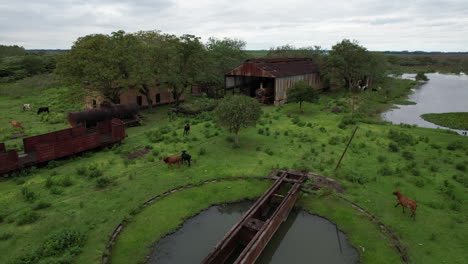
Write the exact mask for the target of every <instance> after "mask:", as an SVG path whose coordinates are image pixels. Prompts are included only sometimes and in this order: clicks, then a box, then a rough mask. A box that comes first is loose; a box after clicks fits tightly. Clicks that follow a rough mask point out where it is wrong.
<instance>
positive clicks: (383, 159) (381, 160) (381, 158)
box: [377, 155, 387, 163]
mask: <svg viewBox="0 0 468 264" xmlns="http://www.w3.org/2000/svg"><path fill="white" fill-rule="evenodd" d="M377 160H378V161H379V162H380V163H383V162H385V161H386V160H387V157H385V156H382V155H379V156H377Z"/></svg>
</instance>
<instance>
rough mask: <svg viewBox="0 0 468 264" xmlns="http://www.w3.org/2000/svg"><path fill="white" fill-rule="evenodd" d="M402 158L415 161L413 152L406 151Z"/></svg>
mask: <svg viewBox="0 0 468 264" xmlns="http://www.w3.org/2000/svg"><path fill="white" fill-rule="evenodd" d="M402 156H403V158H405V159H406V160H414V154H413V153H412V152H409V151H405V152H403V153H402Z"/></svg>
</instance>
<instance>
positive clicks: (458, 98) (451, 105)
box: [382, 73, 468, 134]
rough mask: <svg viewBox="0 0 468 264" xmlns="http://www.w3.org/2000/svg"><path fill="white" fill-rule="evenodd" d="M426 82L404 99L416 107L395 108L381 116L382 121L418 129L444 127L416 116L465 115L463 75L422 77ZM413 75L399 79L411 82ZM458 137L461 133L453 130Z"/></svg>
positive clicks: (467, 97) (467, 100) (467, 87)
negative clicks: (412, 126) (461, 113)
mask: <svg viewBox="0 0 468 264" xmlns="http://www.w3.org/2000/svg"><path fill="white" fill-rule="evenodd" d="M426 75H427V77H429V81H428V82H426V83H425V84H423V85H421V87H419V88H416V89H414V90H413V91H414V93H413V94H411V95H410V96H409V98H408V100H409V101H413V102H416V103H417V104H416V105H397V106H398V107H399V108H398V109H392V110H389V111H387V112H385V113H382V119H383V120H386V121H390V122H392V123H395V124H400V123H404V124H411V125H418V126H421V127H430V128H444V129H448V128H445V127H440V126H438V125H435V124H433V123H430V122H427V121H425V120H424V119H422V118H421V117H420V116H421V115H422V114H426V113H447V112H468V76H467V75H465V74H460V75H455V74H440V73H429V74H426ZM414 77H415V74H403V76H402V77H401V78H405V79H413V80H414ZM451 130H454V131H457V132H458V133H460V134H461V132H462V130H456V129H451Z"/></svg>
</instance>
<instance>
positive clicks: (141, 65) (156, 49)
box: [131, 31, 165, 110]
mask: <svg viewBox="0 0 468 264" xmlns="http://www.w3.org/2000/svg"><path fill="white" fill-rule="evenodd" d="M134 35H135V37H136V38H137V39H138V43H137V45H136V47H135V50H134V51H133V54H134V56H135V59H136V61H137V63H136V64H134V65H133V69H132V74H131V76H132V79H133V80H134V84H135V87H138V88H139V92H140V94H142V95H144V96H145V97H146V100H147V102H148V108H149V109H150V110H151V108H152V105H153V98H151V93H150V91H151V88H152V87H160V86H161V74H162V65H163V64H162V63H161V61H162V59H163V58H165V56H164V52H165V50H164V46H165V36H164V35H163V34H161V32H160V31H140V32H137V33H135V34H134Z"/></svg>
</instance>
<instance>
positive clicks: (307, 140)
mask: <svg viewBox="0 0 468 264" xmlns="http://www.w3.org/2000/svg"><path fill="white" fill-rule="evenodd" d="M392 82H398V83H394V85H395V87H397V86H398V87H400V88H401V90H407V89H408V87H407V86H408V84H407V83H406V82H404V81H402V82H401V83H399V81H392ZM395 89H397V88H395ZM376 96H377V95H375V93H374V94H372V93H368V95H365V96H361V100H367V101H364V102H371V100H372V102H374V101H376V100H377V99H378V100H380V101H378V100H377V101H378V102H375V103H373V104H371V103H369V104H366V105H363V106H362V108H361V110H359V111H361V112H362V113H358V112H359V111H358V112H356V113H354V115H357V116H359V115H364V113H369V114H372V113H377V112H374V111H377V110H375V109H373V108H372V107H377V108H383V107H384V105H385V103H388V102H390V101H392V100H396V99H397V96H396V95H395V96H393V94H391V93H389V94H386V95H385V96H383V97H380V98H376ZM368 97H372V98H368ZM25 98H26V97H21V98H16V99H15V98H12V97H0V107H1V111H2V113H7V114H6V115H2V117H0V118H1V124H2V125H1V129H4V130H2V136H3V137H4V140H5V139H6V138H7V137H6V136H7V135H8V134H9V133H10V132H11V131H7V130H8V129H7V128H8V126H9V124H8V123H7V122H9V121H10V119H13V118H14V119H15V120H17V121H20V122H22V124H23V126H25V127H26V128H27V129H31V132H29V131H28V134H37V133H43V132H46V131H53V130H56V129H60V128H65V127H66V124H65V123H64V122H61V123H59V124H49V123H48V122H44V121H41V119H40V118H39V117H37V116H36V115H35V114H34V113H32V112H23V111H22V110H21V105H22V104H23V103H25ZM44 98H47V97H44ZM44 98H43V99H44ZM343 102H345V101H344V100H340V99H339V98H338V95H323V96H322V98H321V100H320V102H319V103H318V104H306V105H305V106H304V109H305V113H303V114H299V111H298V105H295V104H288V105H284V106H281V107H269V106H265V107H263V108H262V109H263V111H264V113H263V115H262V118H261V120H260V121H259V122H258V124H257V126H256V127H251V128H247V129H245V130H243V131H241V133H240V146H239V147H235V146H234V145H233V137H232V135H230V134H229V133H227V132H226V131H224V130H223V129H222V128H219V127H217V126H216V125H215V124H214V123H213V122H212V121H211V117H210V114H202V115H201V116H198V117H196V118H193V117H190V118H187V117H182V116H179V117H177V118H176V120H174V121H169V120H168V119H167V114H166V113H167V109H166V108H165V107H162V108H156V109H154V111H153V112H152V113H148V112H143V115H144V116H145V120H144V122H143V125H142V126H140V127H133V128H129V129H128V130H127V133H128V138H127V139H125V140H124V141H123V142H122V144H121V145H115V146H114V147H112V148H108V149H103V150H101V151H94V152H88V153H85V154H83V155H80V156H76V157H73V158H68V159H64V160H60V161H56V162H51V163H49V165H48V166H47V167H43V168H38V169H32V170H29V172H28V173H26V172H25V173H22V174H20V175H16V177H13V178H9V179H3V180H1V181H0V252H2V254H0V263H27V262H25V261H24V258H23V262H21V261H19V260H18V258H19V257H21V256H23V257H24V256H25V255H27V254H31V252H33V251H34V250H35V249H36V248H38V247H39V246H40V245H41V244H43V243H44V241H45V240H46V237H47V236H48V234H50V233H51V232H52V231H55V230H60V229H62V228H73V229H74V230H78V231H80V232H82V233H84V234H86V242H85V243H84V246H83V247H82V248H81V250H77V251H76V252H75V251H73V254H71V255H67V256H65V255H57V256H46V257H44V258H43V259H42V262H40V260H38V261H36V262H30V263H70V262H72V263H99V262H100V258H101V256H102V254H103V253H104V251H105V246H106V242H107V239H108V237H109V235H110V234H111V232H112V231H113V229H114V228H115V227H116V226H117V225H118V224H119V223H121V222H122V221H123V220H124V219H127V220H129V221H130V224H129V226H128V229H126V230H125V231H124V233H123V234H122V237H123V238H128V241H127V242H128V244H126V245H124V244H120V240H119V242H118V243H117V245H116V247H115V250H114V251H113V252H110V254H111V256H112V257H113V259H114V260H115V262H113V263H137V261H139V260H140V259H141V258H142V256H144V255H145V254H147V253H148V247H149V246H151V245H152V244H153V243H154V242H155V241H156V240H157V239H158V238H159V237H161V236H163V235H164V234H166V233H168V232H171V231H173V230H174V229H175V228H176V227H177V226H178V225H179V224H180V223H182V221H183V219H185V218H187V217H189V216H191V215H193V214H195V213H197V212H199V211H200V210H203V208H206V207H208V206H209V205H210V204H212V203H218V202H223V201H234V200H238V199H242V198H246V197H250V198H252V197H255V196H258V195H260V194H261V193H262V191H263V190H265V189H266V188H267V187H268V184H267V183H266V182H259V181H254V180H252V181H235V182H221V183H216V184H212V185H207V186H201V187H196V188H193V189H190V190H187V192H185V191H184V193H178V194H175V195H174V196H169V197H167V198H166V199H163V200H161V201H158V202H156V203H154V204H153V205H151V206H149V207H148V208H146V209H144V210H142V211H141V212H140V213H136V212H139V211H140V206H141V205H142V204H143V203H144V202H145V201H146V200H148V199H150V198H151V197H153V196H155V195H158V194H161V193H163V192H165V191H167V190H170V189H172V188H175V187H178V186H183V185H186V184H190V183H192V184H197V183H200V182H202V181H205V180H208V179H220V178H232V177H239V176H242V177H247V178H252V179H256V178H259V177H264V176H266V175H267V174H268V172H269V171H270V170H271V169H273V168H295V169H307V170H311V171H314V172H316V173H319V174H322V175H324V176H329V177H333V178H335V179H336V180H337V181H338V182H339V183H340V184H341V185H342V186H343V187H344V188H345V193H344V194H342V195H343V197H346V198H348V199H350V200H352V201H354V202H356V203H358V204H359V205H361V206H362V207H364V208H365V209H366V210H368V211H370V212H371V213H372V214H374V215H375V216H376V217H378V219H379V220H381V221H382V222H383V223H385V224H386V225H388V226H390V227H391V228H392V230H393V231H394V233H396V234H397V235H398V237H399V238H400V239H401V241H402V243H403V245H404V246H405V247H406V248H407V250H408V254H409V257H410V259H411V263H464V262H465V260H466V259H467V257H468V255H467V253H466V248H468V242H467V240H466V235H467V230H468V223H467V221H468V219H467V218H468V215H467V213H466V212H467V209H468V208H467V203H466V198H467V193H466V188H467V187H468V176H467V168H466V160H467V157H468V148H467V146H468V138H466V137H462V136H460V135H455V134H453V133H448V132H445V131H442V130H435V129H427V128H417V127H413V126H406V125H401V126H399V125H390V124H387V123H383V122H374V121H370V120H367V119H358V120H361V121H362V122H360V123H358V124H357V125H358V126H359V129H358V132H357V134H356V136H355V139H354V141H353V142H352V144H351V147H350V149H349V150H348V153H347V154H346V156H345V158H344V160H343V162H342V164H341V167H340V169H339V170H338V171H337V172H335V171H334V167H335V165H336V163H337V161H338V158H339V157H340V155H341V152H342V151H343V149H344V147H345V145H346V143H347V140H348V138H349V136H350V135H351V132H352V130H353V128H354V125H352V122H350V121H349V120H350V117H351V113H350V112H349V109H350V107H349V105H348V106H346V105H345V103H343ZM335 105H339V106H341V107H342V108H343V109H348V110H347V111H345V112H343V113H339V114H334V113H331V111H330V107H329V106H335ZM5 116H7V117H5ZM186 121H190V122H191V124H192V129H191V134H190V135H189V136H188V137H185V138H184V137H182V132H183V124H185V122H186ZM345 121H346V122H345ZM5 141H6V143H7V146H9V147H12V146H14V145H18V143H19V142H20V141H19V140H5ZM143 148H147V149H150V152H149V153H148V154H146V155H145V156H144V157H141V158H136V159H128V158H127V155H128V153H132V152H135V151H138V150H141V149H143ZM181 150H188V152H189V153H190V154H191V155H192V158H193V159H194V163H193V166H192V167H191V168H187V167H182V168H180V169H178V168H172V169H171V168H168V167H167V166H165V165H164V164H157V163H156V162H157V161H158V160H160V158H161V157H162V156H166V155H174V154H176V153H178V152H179V151H181ZM103 179H105V180H103ZM226 185H229V186H232V189H231V190H230V191H229V192H224V193H223V192H222V191H220V190H223V189H224V188H226ZM25 189H26V190H27V191H25ZM396 189H399V190H400V191H401V192H402V193H403V194H404V195H407V196H408V197H410V198H412V199H415V200H416V201H417V202H418V204H419V206H418V211H417V217H416V221H413V220H412V219H411V218H410V217H409V213H408V212H406V214H403V213H402V212H401V208H394V205H395V203H396V198H395V196H393V195H392V191H394V190H396ZM31 193H33V194H32V195H31ZM194 201H198V202H199V203H197V204H196V206H195V205H193V204H191V203H193V202H194ZM340 201H341V200H340V199H337V198H336V196H335V195H331V196H320V197H319V196H313V195H308V196H303V197H302V198H301V199H300V200H299V205H301V206H303V207H304V208H306V209H307V210H309V211H311V212H314V213H317V214H320V215H323V216H324V217H327V218H329V219H330V220H332V221H335V222H336V223H337V224H338V226H339V227H340V228H341V229H342V230H344V231H345V232H346V233H347V235H348V236H349V238H350V241H351V243H352V244H353V245H354V246H355V247H356V248H357V249H359V250H360V253H361V254H362V260H363V262H364V263H395V262H398V261H399V258H398V255H397V254H396V251H395V250H394V249H393V248H392V247H390V246H389V245H388V244H389V241H387V240H386V239H385V238H383V237H382V236H381V235H380V233H379V231H377V230H378V227H376V226H375V225H373V224H372V223H370V222H368V221H367V220H366V219H364V218H363V217H362V216H361V215H360V213H359V212H358V211H357V210H356V209H354V208H352V207H350V206H349V205H347V204H344V203H342V202H340ZM41 203H42V204H49V205H50V206H49V207H47V206H46V208H42V209H40V208H41V207H44V206H40V205H39V204H41ZM168 206H170V207H171V208H175V209H174V211H173V212H170V213H169V212H168V213H167V214H166V213H161V212H166V211H167V210H166V209H167V208H168ZM33 208H34V209H35V210H33ZM161 208H162V209H161ZM164 208H166V209H165V210H163V209H164ZM160 210H161V211H160ZM31 212H32V213H31ZM158 213H160V215H159V218H157V219H155V221H166V222H165V223H166V224H162V225H154V228H152V229H151V231H150V232H142V231H141V230H142V228H144V227H145V226H144V225H146V224H147V223H145V222H144V221H143V225H142V224H140V223H141V221H140V220H141V219H143V218H144V217H151V216H153V215H158ZM31 215H35V216H33V217H32V216H31ZM166 216H167V218H166ZM25 222H26V223H25ZM28 222H30V223H28ZM123 240H125V239H123ZM140 246H141V248H138V249H137V248H136V247H140ZM361 247H363V248H365V250H362V249H361ZM125 256H127V257H125ZM128 257H134V258H131V261H132V262H128V260H127V259H128ZM60 258H62V259H64V261H62V262H57V261H58V259H60ZM65 260H67V261H68V262H66V261H65ZM53 261H56V262H53Z"/></svg>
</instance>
